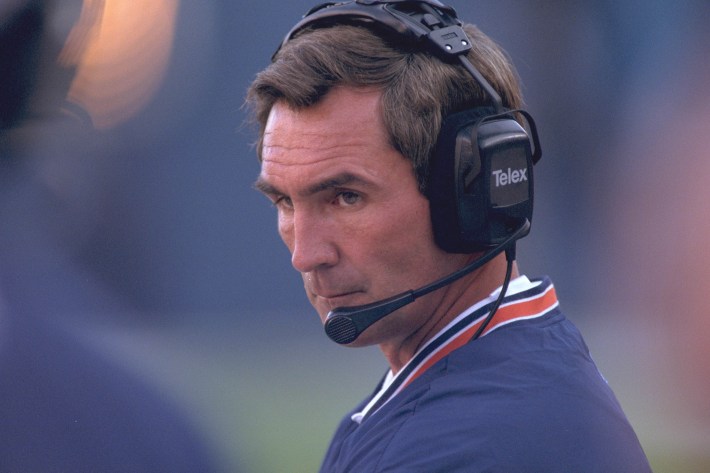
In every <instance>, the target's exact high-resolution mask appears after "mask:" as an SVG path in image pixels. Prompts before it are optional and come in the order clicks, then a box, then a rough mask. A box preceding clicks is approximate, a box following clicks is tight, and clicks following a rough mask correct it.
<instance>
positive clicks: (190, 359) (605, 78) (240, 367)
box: [0, 0, 710, 472]
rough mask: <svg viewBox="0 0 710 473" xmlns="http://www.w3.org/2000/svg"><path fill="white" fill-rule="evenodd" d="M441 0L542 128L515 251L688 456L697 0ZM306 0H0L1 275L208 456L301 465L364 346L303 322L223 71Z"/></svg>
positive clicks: (625, 394) (364, 372) (706, 45)
mask: <svg viewBox="0 0 710 473" xmlns="http://www.w3.org/2000/svg"><path fill="white" fill-rule="evenodd" d="M452 5H453V6H454V7H455V8H456V9H457V11H458V13H459V16H460V17H462V18H463V19H465V20H467V21H470V22H473V23H476V24H477V25H478V26H480V27H481V29H482V30H483V31H484V32H486V33H487V34H488V35H490V36H491V37H492V38H494V39H495V40H496V41H498V42H499V43H500V44H501V45H502V46H503V47H504V49H506V50H507V51H508V53H509V54H510V56H511V58H512V60H513V62H514V63H515V64H516V66H517V68H518V72H519V74H520V76H521V78H522V82H523V84H524V91H525V95H526V98H527V105H528V109H529V110H530V111H531V113H532V114H533V115H534V116H535V118H536V121H537V124H538V128H539V130H540V133H541V140H542V148H543V160H542V161H541V162H540V163H539V165H538V167H537V168H536V180H537V183H536V184H537V187H536V215H535V221H534V222H533V232H532V233H531V235H530V237H528V238H527V239H525V240H523V241H522V242H521V244H520V250H519V252H518V255H519V260H520V266H521V269H522V271H523V272H525V273H526V274H528V275H530V276H538V275H543V274H547V275H550V276H551V277H552V279H553V281H554V282H555V284H556V286H557V290H558V295H559V297H560V300H561V303H562V308H563V309H564V310H565V312H566V313H567V314H568V316H569V317H570V318H571V319H572V320H573V321H574V322H575V323H576V324H577V325H578V326H579V327H580V328H581V330H582V332H583V334H584V335H585V338H586V340H587V342H588V345H589V347H590V350H591V352H592V355H593V356H594V357H595V359H596V361H597V363H598V364H599V366H600V368H601V370H602V372H603V373H604V375H605V376H606V378H607V379H608V380H609V382H610V384H611V385H612V387H613V388H614V390H615V392H616V394H617V396H618V397H619V400H620V401H621V404H622V405H623V407H624V409H625V411H626V412H627V414H628V416H629V418H630V420H631V423H632V424H633V425H634V427H635V429H636V431H637V433H638V435H639V437H640V440H641V443H642V444H643V446H644V448H645V450H646V453H647V455H648V456H649V458H650V460H651V463H652V466H653V468H654V471H656V472H679V471H684V472H707V471H710V401H708V399H710V368H709V366H710V364H708V361H707V360H708V359H710V317H708V316H710V313H708V309H707V308H706V303H705V300H704V299H705V297H706V295H707V293H708V292H709V291H710V279H709V278H708V267H710V248H709V247H708V246H709V245H708V243H707V241H708V236H709V235H710V215H709V213H710V212H709V211H708V202H709V201H710V186H708V185H707V180H708V179H709V178H710V61H708V54H709V53H710V28H708V25H710V3H708V2H707V1H706V0H695V1H694V0H684V1H681V2H677V1H671V0H658V1H652V2H642V1H640V0H639V1H636V0H622V1H611V0H610V1H605V0H600V1H596V2H581V1H573V2H561V1H540V2H519V1H515V0H495V1H494V0H481V1H462V0H459V1H455V2H454V3H452ZM311 6H312V3H311V2H310V1H304V0H290V1H288V2H285V1H276V0H262V1H260V2H254V3H249V4H244V3H242V2H234V1H231V0H141V1H138V0H103V1H102V0H93V1H92V0H83V1H82V0H62V1H50V0H46V1H45V0H0V61H2V65H1V67H2V72H1V73H0V94H1V95H0V100H1V101H0V105H1V106H2V108H1V109H0V113H1V114H2V117H1V118H2V121H1V125H2V131H1V134H0V139H1V140H2V142H0V143H1V144H2V150H3V154H2V156H0V158H1V159H2V161H0V300H1V301H2V304H3V306H4V307H6V308H8V309H9V310H11V311H14V312H16V313H23V312H33V313H39V314H42V315H43V316H47V317H51V318H54V319H60V320H63V321H66V322H67V323H68V324H70V325H71V327H72V328H73V330H74V331H76V332H77V333H79V334H81V336H82V337H84V338H85V339H86V340H87V341H88V342H89V343H91V344H93V345H95V346H96V347H97V349H99V350H101V351H102V352H104V353H106V354H107V355H108V356H110V357H112V358H113V359H115V360H116V362H117V363H120V364H121V365H123V366H125V367H126V369H129V370H131V371H133V372H134V373H135V374H136V375H137V376H139V377H141V378H143V379H144V380H145V382H146V383H149V384H150V385H152V386H154V387H155V389H156V390H158V391H159V392H161V393H162V395H163V396H165V398H166V400H169V401H170V402H173V403H176V404H177V405H179V406H180V407H181V408H182V409H183V410H184V412H185V415H186V416H187V417H189V418H190V419H191V421H192V422H193V423H194V425H195V426H196V429H197V430H198V431H199V432H200V434H201V435H203V436H204V438H205V439H206V440H207V442H208V443H209V445H210V446H211V449H212V451H213V452H214V455H215V456H216V457H217V458H218V461H219V463H220V465H221V466H222V468H223V469H224V471H225V472H228V471H232V470H233V469H234V468H236V465H238V464H239V465H243V466H245V468H246V471H250V472H277V471H289V472H309V471H315V470H317V468H318V465H319V464H320V460H321V458H322V456H323V454H324V452H325V448H326V446H327V443H328V441H329V438H330V435H331V433H332V431H333V430H334V429H335V426H336V424H337V422H338V421H339V420H340V418H341V416H342V415H343V414H344V413H345V412H346V411H347V410H349V409H350V408H351V407H352V406H354V404H355V403H357V402H358V401H360V400H361V399H362V398H363V397H364V396H365V395H367V394H368V393H369V392H370V390H371V389H373V388H374V386H375V383H376V382H377V380H378V379H379V376H381V375H382V374H383V373H384V371H385V369H386V365H385V362H384V360H383V359H382V358H381V356H380V354H379V351H378V350H377V348H376V347H373V348H369V349H359V350H348V349H344V348H341V347H338V346H336V345H334V344H333V343H332V342H330V341H329V340H328V339H327V338H326V337H325V336H324V335H323V332H322V328H321V327H320V322H319V320H318V317H317V316H316V315H315V313H314V312H313V311H312V310H311V309H310V306H309V304H308V302H307V300H306V298H305V296H304V294H303V290H302V286H301V283H300V277H299V276H298V275H297V274H296V273H295V272H294V271H293V269H292V268H291V266H290V262H289V256H288V252H287V250H286V248H285V247H284V245H283V244H282V243H281V242H280V240H279V238H278V235H277V233H276V228H275V215H274V212H273V209H272V208H271V207H270V204H269V203H268V201H267V200H266V199H264V198H263V197H262V196H260V195H259V194H258V193H257V192H255V191H254V190H253V189H252V182H253V181H254V179H255V178H256V176H257V173H258V170H259V167H258V163H257V160H256V157H255V153H254V149H253V147H252V145H251V143H252V141H253V140H254V139H255V132H254V130H253V129H252V128H251V127H250V126H249V125H248V124H247V123H246V122H245V120H246V118H247V115H246V110H245V109H244V107H243V100H244V92H245V90H246V88H247V86H248V84H249V83H250V81H251V80H252V78H253V77H254V75H255V74H256V73H257V72H258V71H259V70H261V69H262V68H264V67H265V66H266V65H267V64H268V62H269V60H270V57H271V54H272V52H273V51H274V49H275V48H276V46H277V45H278V44H279V42H280V40H281V38H282V37H283V35H284V34H285V32H286V31H287V30H288V29H289V28H290V27H291V26H292V24H294V23H295V22H296V21H297V20H298V19H299V18H300V16H301V15H302V14H303V13H304V12H305V11H306V10H307V9H308V8H310V7H311ZM8 64H10V65H12V66H8Z"/></svg>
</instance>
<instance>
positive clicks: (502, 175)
mask: <svg viewBox="0 0 710 473" xmlns="http://www.w3.org/2000/svg"><path fill="white" fill-rule="evenodd" d="M492 174H493V175H494V176H495V178H496V187H502V186H507V185H508V184H517V183H519V182H523V181H527V180H528V170H527V169H525V168H523V169H515V170H513V169H510V168H508V170H507V171H504V170H502V169H498V170H496V171H493V173H492Z"/></svg>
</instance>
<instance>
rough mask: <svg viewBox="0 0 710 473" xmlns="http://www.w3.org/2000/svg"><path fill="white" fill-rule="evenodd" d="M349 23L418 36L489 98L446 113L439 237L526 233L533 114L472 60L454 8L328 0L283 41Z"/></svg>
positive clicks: (444, 242)
mask: <svg viewBox="0 0 710 473" xmlns="http://www.w3.org/2000/svg"><path fill="white" fill-rule="evenodd" d="M348 23H355V24H363V23H364V24H366V25H368V26H371V27H373V28H376V29H378V30H379V31H381V32H382V33H383V34H385V35H388V36H390V37H392V35H394V38H395V39H396V40H397V41H405V42H407V43H412V44H414V45H416V46H418V47H420V48H421V49H424V50H427V51H429V52H430V53H431V54H434V55H435V56H437V57H438V58H440V59H441V60H442V61H445V62H448V63H452V62H456V61H459V62H460V63H461V65H463V67H464V68H465V69H466V70H467V71H468V72H469V73H470V74H471V76H472V77H473V78H474V80H475V81H476V82H477V83H478V84H479V85H480V87H481V88H482V89H483V90H484V92H485V94H486V95H487V96H488V98H489V99H490V104H486V105H485V106H480V107H475V108H471V109H469V110H465V111H463V112H459V113H455V114H452V115H449V116H448V117H445V119H444V121H443V124H442V127H441V130H440V132H439V136H438V139H437V144H436V147H435V151H434V155H433V156H432V159H430V162H429V172H428V175H429V180H428V182H427V184H426V194H427V197H428V198H429V201H430V208H431V220H432V225H433V229H434V237H435V240H436V243H437V245H439V247H441V248H442V249H443V250H445V251H448V252H451V253H474V252H480V251H485V250H487V249H491V248H495V247H497V246H499V245H500V244H501V243H503V242H507V241H508V240H510V237H511V236H515V239H518V238H522V237H524V236H525V235H527V234H528V233H529V231H530V221H531V220H532V211H533V164H535V163H537V161H538V160H539V159H540V156H541V149H540V143H539V139H538V135H537V130H536V127H535V122H534V121H533V119H532V117H531V116H530V114H529V113H527V112H525V111H524V110H509V109H507V108H505V107H504V106H503V104H502V100H501V98H500V96H499V95H498V93H497V92H496V91H495V90H494V89H493V87H492V86H491V85H490V84H489V83H488V81H487V80H486V79H485V78H484V77H483V76H482V75H481V73H480V72H479V71H478V70H477V69H476V68H475V66H474V65H473V64H471V62H470V61H469V59H468V57H467V55H466V54H467V52H468V51H469V50H470V49H471V41H470V40H469V38H468V37H467V35H466V33H465V32H464V30H463V28H462V27H461V21H460V20H459V19H458V18H457V16H456V11H455V10H454V9H453V8H452V7H450V6H447V5H444V4H442V3H441V2H439V1H437V0H416V1H414V0H389V1H381V0H354V1H346V2H329V3H323V4H321V5H318V6H316V7H314V8H312V9H311V10H310V11H308V12H307V13H306V14H305V15H304V17H303V19H302V20H301V21H300V22H298V23H297V24H296V25H295V26H294V27H293V28H292V29H291V31H289V32H288V34H287V35H286V37H285V38H284V40H283V42H282V43H281V47H282V46H283V45H284V44H286V43H287V42H288V41H289V40H290V39H292V38H293V37H294V36H295V35H296V34H297V33H298V32H300V31H301V30H303V29H305V28H307V27H309V28H322V27H328V26H332V25H334V24H348ZM281 47H279V49H280V48H281ZM277 53H278V50H277ZM274 56H276V53H275V54H274ZM516 115H517V117H518V118H521V119H522V120H523V122H524V124H525V127H523V126H521V125H520V123H519V122H518V121H517V120H516ZM523 226H526V228H525V229H524V230H523V231H521V229H522V228H523Z"/></svg>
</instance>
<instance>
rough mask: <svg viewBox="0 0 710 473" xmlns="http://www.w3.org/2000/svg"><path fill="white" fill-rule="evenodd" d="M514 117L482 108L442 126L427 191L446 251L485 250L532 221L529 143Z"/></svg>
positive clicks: (436, 230) (438, 236) (435, 226)
mask: <svg viewBox="0 0 710 473" xmlns="http://www.w3.org/2000/svg"><path fill="white" fill-rule="evenodd" d="M512 113H513V112H504V113H496V111H495V109H493V108H489V107H480V108H474V109H470V110H466V111H464V112H460V113H456V114H453V115H450V116H449V117H447V118H446V119H445V120H444V123H443V124H442V127H441V131H440V133H439V138H438V141H437V145H436V148H435V151H434V155H433V156H432V159H431V161H430V168H429V181H428V183H427V187H426V192H427V197H428V198H429V202H430V209H431V220H432V225H433V229H434V237H435V240H436V243H437V244H438V245H439V246H440V247H441V248H442V249H443V250H445V251H448V252H451V253H474V252H479V251H484V250H486V249H489V248H492V247H495V246H496V245H498V244H500V243H501V242H503V241H505V240H506V239H507V238H508V237H509V236H510V235H512V234H513V233H515V232H516V231H517V230H519V229H520V228H521V225H523V224H524V222H525V220H526V219H527V220H528V221H531V220H532V208H533V180H532V179H533V175H532V172H533V171H532V167H533V159H532V154H533V153H532V143H531V140H530V137H529V136H528V134H527V132H526V130H525V129H524V128H523V127H522V126H521V125H520V124H519V123H518V122H517V121H515V120H514V119H513V115H512ZM526 234H527V232H526ZM520 236H521V237H522V236H524V235H520Z"/></svg>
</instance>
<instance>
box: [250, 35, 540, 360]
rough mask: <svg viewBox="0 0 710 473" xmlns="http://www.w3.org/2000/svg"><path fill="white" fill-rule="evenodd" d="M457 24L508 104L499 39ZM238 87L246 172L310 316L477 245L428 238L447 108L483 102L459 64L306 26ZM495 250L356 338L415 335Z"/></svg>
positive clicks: (480, 290)
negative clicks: (435, 159)
mask: <svg viewBox="0 0 710 473" xmlns="http://www.w3.org/2000/svg"><path fill="white" fill-rule="evenodd" d="M465 31H466V32H467V34H468V35H469V37H470V39H471V43H472V44H473V47H472V49H471V51H470V52H469V53H468V56H469V58H470V60H471V62H473V63H474V64H475V66H476V68H478V69H479V70H480V72H481V73H482V74H483V76H484V77H486V79H487V80H488V81H489V82H490V83H491V84H492V86H493V88H494V89H495V90H496V92H497V94H498V95H499V96H500V97H501V98H502V102H503V106H504V107H506V108H518V107H519V106H520V105H521V97H520V90H519V87H518V83H517V78H516V74H515V72H514V71H513V68H512V66H511V65H510V63H509V62H508V61H507V59H506V57H505V55H504V53H503V52H502V51H501V50H500V49H499V48H498V47H497V46H495V45H494V44H493V42H492V41H491V40H489V39H488V38H487V37H485V36H484V35H483V34H482V33H481V32H480V31H479V30H478V29H477V28H475V27H473V26H471V25H467V26H465ZM248 100H249V102H250V104H251V106H252V108H253V110H254V112H255V115H256V118H257V121H258V123H259V125H260V137H259V143H258V153H259V158H260V160H261V163H262V168H261V174H260V177H259V179H258V181H257V184H256V186H257V188H259V189H260V190H261V191H262V192H264V193H265V194H266V195H267V196H268V197H269V198H270V199H271V200H272V202H274V204H275V206H276V208H277V210H278V217H279V233H280V235H281V237H282V238H283V240H284V242H285V243H286V245H287V246H288V248H289V250H290V251H291V254H292V263H293V266H294V267H295V268H296V269H297V270H298V271H299V272H300V273H301V274H302V276H303V279H304V285H305V288H306V292H307V294H308V296H309V299H310V300H311V302H312V304H313V305H314V307H316V309H317V310H318V312H319V314H320V316H321V318H323V319H325V317H326V315H327V313H328V311H330V310H332V309H334V308H336V307H340V306H355V305H360V304H366V303H370V302H373V301H378V300H381V299H384V298H388V297H390V296H393V295H395V294H397V293H400V292H402V291H403V290H407V289H412V288H414V287H420V286H423V285H426V284H428V283H430V282H431V281H433V280H437V279H439V278H442V277H443V276H446V275H449V274H451V273H453V272H455V271H457V270H459V269H461V268H462V267H463V266H465V265H466V264H467V263H470V262H471V261H472V260H474V259H476V255H471V254H465V253H466V252H449V251H444V249H442V247H440V246H439V245H437V243H436V242H435V239H434V235H433V226H432V221H431V219H430V202H429V199H428V198H427V190H426V185H427V183H428V181H429V177H428V176H427V172H428V169H429V159H430V157H431V156H432V153H433V152H434V149H435V147H436V143H437V135H438V133H439V129H440V128H441V124H442V123H443V120H444V118H445V117H447V116H448V115H450V114H453V113H457V112H460V111H463V110H469V109H471V108H475V107H480V106H484V105H493V103H492V97H491V94H490V93H488V92H486V91H485V90H484V89H482V87H481V86H480V81H479V80H476V79H474V78H472V76H471V74H470V73H469V72H468V71H466V70H465V69H464V68H462V67H461V66H456V65H453V64H450V63H447V62H444V61H442V60H441V59H440V58H438V57H436V56H433V55H431V54H430V53H429V52H426V51H424V50H423V48H422V47H421V45H414V44H410V43H408V42H398V41H396V40H393V39H392V37H390V36H389V35H387V34H382V32H381V31H380V30H379V29H374V28H371V27H370V26H368V25H364V24H360V23H358V22H355V24H349V22H348V24H338V25H335V26H332V25H330V26H328V27H319V28H315V29H313V28H306V29H304V30H302V31H299V32H298V33H297V34H296V35H294V37H293V38H291V39H290V40H289V41H287V42H286V43H285V44H284V45H283V46H282V47H281V49H280V50H279V51H278V53H277V54H276V55H275V57H274V61H273V63H272V64H271V65H270V66H269V67H268V68H267V69H266V70H265V71H263V72H261V73H260V74H259V75H258V76H257V78H256V80H255V81H254V83H253V84H252V86H251V88H250V90H249V93H248ZM509 121H512V120H509ZM528 161H529V160H528ZM489 172H490V170H489ZM493 263H495V262H492V263H489V264H488V265H486V266H485V267H483V268H481V269H480V270H479V271H477V273H474V274H473V275H472V276H471V278H472V279H471V278H469V279H468V280H467V281H461V283H455V284H452V285H450V286H448V287H447V288H446V290H443V291H436V292H433V293H431V294H428V295H426V296H424V297H421V298H419V299H417V300H416V301H415V302H414V303H412V304H410V305H408V306H406V307H404V308H401V309H399V310H397V311H396V312H394V313H393V314H392V315H390V316H388V317H387V318H386V319H384V320H381V321H379V322H378V323H376V324H375V325H374V326H373V327H372V328H371V329H368V330H367V332H366V333H365V334H364V337H363V338H362V339H360V340H359V341H358V344H359V345H364V344H371V343H379V344H381V345H383V344H389V345H390V346H401V345H407V344H410V343H411V344H413V345H416V344H417V343H418V342H417V340H418V341H421V340H423V339H426V338H427V337H428V336H430V335H431V334H432V333H433V332H434V331H435V330H438V329H439V328H440V324H441V323H446V320H447V318H448V317H449V316H450V315H451V314H452V313H459V312H460V311H462V310H464V309H465V308H466V307H468V305H470V304H471V303H472V302H474V301H476V300H479V299H481V298H483V297H485V296H486V295H487V294H488V293H489V292H490V291H492V290H493V289H494V288H495V287H497V286H498V285H500V283H501V281H502V280H503V275H504V274H505V262H504V261H503V262H502V263H503V264H502V268H503V270H502V272H501V264H500V261H498V263H496V264H493ZM473 280H476V281H478V282H477V284H474V285H472V284H471V282H472V281H473ZM474 293H475V294H474ZM464 295H466V296H467V297H464Z"/></svg>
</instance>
